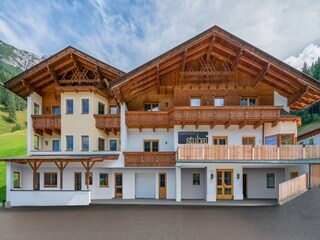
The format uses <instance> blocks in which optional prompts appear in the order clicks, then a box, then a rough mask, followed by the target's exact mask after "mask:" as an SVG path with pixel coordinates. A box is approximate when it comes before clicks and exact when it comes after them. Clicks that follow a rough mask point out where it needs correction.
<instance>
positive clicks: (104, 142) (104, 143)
mask: <svg viewBox="0 0 320 240" xmlns="http://www.w3.org/2000/svg"><path fill="white" fill-rule="evenodd" d="M100 140H103V150H100ZM105 150H106V139H105V138H103V137H98V151H105Z"/></svg>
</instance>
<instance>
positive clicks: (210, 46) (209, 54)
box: [206, 33, 216, 62]
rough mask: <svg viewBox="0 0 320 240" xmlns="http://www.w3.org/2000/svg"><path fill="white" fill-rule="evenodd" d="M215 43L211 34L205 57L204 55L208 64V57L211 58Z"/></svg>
mask: <svg viewBox="0 0 320 240" xmlns="http://www.w3.org/2000/svg"><path fill="white" fill-rule="evenodd" d="M215 41H216V35H215V34H214V33H213V34H212V37H211V41H210V44H209V47H208V50H207V55H206V61H207V62H209V60H210V56H211V53H212V50H213V47H214V43H215Z"/></svg>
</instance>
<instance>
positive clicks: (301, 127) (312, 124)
mask: <svg viewBox="0 0 320 240" xmlns="http://www.w3.org/2000/svg"><path fill="white" fill-rule="evenodd" d="M319 124H320V121H315V122H312V123H308V124H305V125H301V126H300V127H298V132H302V131H303V130H305V129H307V128H311V127H314V126H316V125H319Z"/></svg>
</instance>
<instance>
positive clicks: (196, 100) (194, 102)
mask: <svg viewBox="0 0 320 240" xmlns="http://www.w3.org/2000/svg"><path fill="white" fill-rule="evenodd" d="M190 105H191V107H200V106H201V98H200V97H192V98H191V102H190Z"/></svg>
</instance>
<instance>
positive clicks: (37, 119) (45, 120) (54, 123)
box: [31, 114, 61, 130]
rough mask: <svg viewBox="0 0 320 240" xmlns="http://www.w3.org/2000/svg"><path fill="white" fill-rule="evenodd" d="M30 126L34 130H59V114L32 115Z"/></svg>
mask: <svg viewBox="0 0 320 240" xmlns="http://www.w3.org/2000/svg"><path fill="white" fill-rule="evenodd" d="M31 117H32V126H33V128H34V129H36V130H44V129H45V130H60V129H61V116H60V115H49V114H48V115H46V114H42V115H32V116H31Z"/></svg>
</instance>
